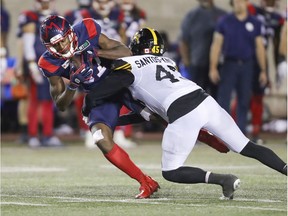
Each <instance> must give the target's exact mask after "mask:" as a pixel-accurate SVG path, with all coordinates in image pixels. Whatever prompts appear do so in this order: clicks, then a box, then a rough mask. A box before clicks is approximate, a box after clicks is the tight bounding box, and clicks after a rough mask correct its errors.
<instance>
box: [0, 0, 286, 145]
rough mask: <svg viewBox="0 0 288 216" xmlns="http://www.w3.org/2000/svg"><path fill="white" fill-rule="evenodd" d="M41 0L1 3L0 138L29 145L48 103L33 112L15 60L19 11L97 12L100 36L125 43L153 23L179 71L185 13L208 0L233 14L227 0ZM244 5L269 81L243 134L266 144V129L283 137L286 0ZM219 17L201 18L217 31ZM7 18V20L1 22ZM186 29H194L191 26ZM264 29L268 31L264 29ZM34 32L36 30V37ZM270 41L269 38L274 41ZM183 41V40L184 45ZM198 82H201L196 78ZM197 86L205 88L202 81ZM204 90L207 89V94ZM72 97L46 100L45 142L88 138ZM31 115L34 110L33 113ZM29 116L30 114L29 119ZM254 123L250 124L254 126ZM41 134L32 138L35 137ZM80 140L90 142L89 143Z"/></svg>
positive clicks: (132, 138)
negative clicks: (66, 105) (58, 104)
mask: <svg viewBox="0 0 288 216" xmlns="http://www.w3.org/2000/svg"><path fill="white" fill-rule="evenodd" d="M48 2H49V4H50V5H49V8H48V10H47V8H45V5H44V4H46V3H47V1H37V0H25V1H21V0H3V1H1V53H0V55H1V139H2V140H14V141H15V142H19V143H23V144H27V145H28V146H30V147H33V145H32V144H31V143H29V139H31V138H32V137H33V138H34V137H37V136H39V137H43V134H45V133H46V132H45V130H49V129H45V117H43V116H45V113H44V114H43V112H44V111H43V110H45V109H44V108H43V107H45V106H46V105H47V104H46V105H45V104H44V105H43V107H42V108H41V107H40V108H39V110H40V111H39V112H40V114H39V113H38V111H37V109H38V108H36V106H38V105H35V103H34V105H33V103H32V105H31V92H30V90H31V89H32V88H33V82H35V77H33V76H32V75H31V74H30V73H31V71H29V68H28V69H27V67H26V68H25V61H24V62H22V59H23V58H24V59H25V53H23V49H21V46H23V43H26V42H27V41H25V39H24V38H23V32H25V26H26V24H27V23H25V22H23V19H24V18H23V14H25V15H27V11H32V12H35V13H38V14H41V16H47V14H46V13H47V11H48V12H51V11H56V12H57V13H58V14H60V15H63V16H65V17H66V18H67V17H69V16H70V18H71V16H73V14H75V11H78V12H79V11H80V10H82V9H85V10H88V9H89V10H94V11H96V12H97V13H98V14H100V15H101V17H102V18H101V19H100V18H99V20H97V21H98V22H99V24H100V25H101V26H102V29H103V32H104V31H105V33H106V34H107V35H109V34H110V33H111V35H109V36H110V37H115V39H119V40H122V42H123V43H126V44H127V45H128V44H129V39H130V37H131V36H132V35H133V34H134V33H135V32H136V31H137V30H138V29H140V28H141V27H144V26H149V27H151V28H155V29H157V30H158V31H159V32H161V34H162V36H163V37H164V38H165V40H166V41H167V45H168V47H169V50H168V52H167V55H168V56H169V57H171V58H173V59H174V60H175V61H176V62H177V64H178V66H179V68H180V72H181V73H183V74H185V73H187V71H188V72H189V70H188V66H189V65H187V64H189V63H187V64H186V63H185V61H183V56H184V58H185V53H184V54H183V52H184V51H183V47H182V48H181V45H182V46H183V44H184V47H185V43H184V42H188V43H189V41H187V40H186V41H185V40H184V39H183V38H184V36H183V35H185V32H183V31H185V28H184V27H183V23H184V21H185V19H186V20H187V19H188V18H187V15H188V13H190V12H191V11H196V10H198V9H199V8H201V7H203V8H205V7H207V5H206V6H205V4H208V3H207V2H209V4H211V3H212V4H213V7H217V8H219V9H221V10H223V11H224V12H225V13H232V9H233V7H232V6H231V4H230V1H229V0H214V1H212V0H199V1H198V0H179V1H175V0H145V1H144V0H142V1H140V0H128V1H125V0H115V1H109V0H93V1H89V0H86V1H85V0H83V1H81V0H80V1H76V0H50V1H48ZM247 3H249V7H248V5H247V10H248V9H249V10H250V12H251V14H252V13H254V14H252V15H253V16H256V17H257V18H258V19H259V20H260V21H261V22H262V23H263V26H264V28H266V33H265V34H266V35H265V34H263V38H266V39H267V40H268V41H270V42H269V43H268V42H267V43H266V45H265V46H266V52H267V53H266V55H267V63H268V68H269V69H268V71H269V85H268V86H267V87H266V88H265V90H264V97H263V101H261V103H262V109H261V107H260V111H259V109H258V110H257V109H256V110H255V109H254V111H253V110H250V111H249V113H248V114H247V119H248V124H247V135H248V136H250V137H251V138H253V139H254V140H255V141H256V142H259V143H265V137H266V135H265V134H269V135H272V136H273V135H275V134H276V135H277V134H280V135H281V136H282V137H283V136H284V137H286V133H287V66H286V68H284V72H283V69H282V71H280V72H279V71H278V66H279V64H280V63H283V61H284V62H286V64H287V47H286V46H287V45H285V50H286V56H284V59H283V58H282V57H283V56H281V59H280V60H279V56H280V54H279V50H278V49H279V47H278V46H280V45H279V43H280V40H281V31H282V29H283V26H285V25H286V19H287V2H286V1H285V0H273V1H270V0H267V1H265V0H251V1H247ZM135 8H136V9H135ZM251 8H252V9H251ZM253 8H254V9H253ZM4 10H5V11H6V12H7V13H6V12H5V11H4ZM114 10H116V11H117V10H120V11H122V13H120V14H122V15H121V16H122V18H121V19H120V18H119V17H116V18H115V16H111V17H110V15H109V14H110V13H111V11H114ZM6 14H8V15H6ZM78 15H79V14H78ZM91 16H92V15H91ZM219 17H220V15H219ZM219 17H218V18H219ZM82 18H83V16H82ZM107 18H108V19H107ZM202 18H203V16H202ZM218 18H217V20H216V18H214V21H215V22H213V23H211V22H210V21H209V15H208V14H207V22H206V19H205V17H204V19H203V20H202V22H201V23H202V24H203V26H208V27H209V28H210V29H216V25H217V21H218ZM80 19H81V17H80V18H79V16H78V17H74V19H73V17H72V18H71V22H76V21H79V20H80ZM6 21H9V22H8V24H7V23H6ZM39 22H40V20H39ZM71 24H72V23H71ZM212 24H213V25H212ZM6 25H7V27H6ZM203 26H202V27H203ZM186 27H187V28H188V29H193V27H194V26H193V25H192V26H190V27H189V26H186ZM208 27H207V28H208ZM197 28H199V25H197ZM203 29H204V28H203ZM201 30H202V29H201ZM199 31H200V30H199ZM209 31H210V30H209ZM271 31H272V33H271ZM267 32H268V33H269V32H270V33H269V34H268V33H267ZM37 34H38V33H37V32H35V35H36V37H37ZM212 35H213V31H211V35H210V36H209V37H210V38H211V39H212ZM267 35H268V36H267ZM186 39H187V38H186ZM211 39H210V40H211ZM191 40H192V39H191ZM285 40H287V38H286V39H285ZM275 41H276V43H274V42H275ZM210 44H211V41H210ZM286 44H287V43H286ZM186 46H188V45H187V44H186ZM181 49H182V50H181ZM184 49H185V48H184ZM203 49H206V50H208V51H207V53H209V49H207V48H205V46H203ZM208 62H209V59H208ZM23 64H24V65H23ZM23 71H24V72H23ZM29 76H30V78H29ZM31 76H32V79H31ZM33 79H34V80H33ZM192 80H193V79H192ZM193 81H195V80H193ZM196 83H197V82H196ZM34 84H35V83H34ZM198 84H199V85H200V83H198ZM36 85H37V82H36ZM203 88H204V89H205V87H203ZM205 90H206V89H205ZM209 93H212V94H213V92H209ZM215 97H216V96H215ZM78 98H79V99H78V100H77V98H76V99H75V103H73V104H72V105H71V108H70V109H69V110H67V111H65V112H59V111H58V110H56V109H55V107H53V106H52V108H51V109H52V111H53V115H51V116H50V118H51V117H52V118H53V122H52V123H53V132H49V134H48V135H47V137H49V138H53V139H52V141H53V142H52V141H51V140H49V141H51V142H52V146H53V145H58V144H59V145H62V144H63V142H64V144H65V142H67V140H71V139H78V140H79V139H82V140H83V142H89V138H88V137H86V136H88V135H86V132H87V127H86V126H85V125H83V122H81V114H80V113H79V110H81V105H82V103H81V100H82V99H83V97H81V92H80V93H79V97H78ZM234 99H235V98H234ZM235 100H236V99H235ZM235 100H233V101H231V114H233V104H234V103H236V102H237V100H236V102H235ZM34 102H35V101H34ZM29 104H30V108H29ZM31 106H32V107H31ZM260 106H261V105H260ZM41 109H42V111H41ZM46 109H47V107H46ZM41 112H42V113H41ZM125 112H128V111H127V110H123V113H125ZM253 112H256V113H257V112H258V114H259V112H260V118H261V120H260V123H258V125H256V126H255V125H253ZM29 113H30V114H29ZM31 113H32V114H31ZM29 115H30V116H29ZM31 115H34V119H33V117H31ZM41 115H42V117H41ZM35 116H36V117H37V119H36V120H35ZM30 118H32V120H31V119H30ZM31 121H33V122H35V121H36V122H37V121H38V122H37V129H31V127H32V126H29V124H30V123H31ZM256 127H257V129H255V128H256ZM29 128H30V129H29ZM163 128H164V126H163V125H161V124H158V123H154V122H153V123H143V124H140V125H139V124H138V125H135V126H132V127H127V128H118V129H117V130H118V131H121V132H120V133H118V137H115V139H116V138H117V139H119V141H118V142H123V146H124V147H131V146H135V145H137V144H139V143H137V140H139V139H141V138H145V137H148V135H149V136H150V137H151V136H153V134H161V131H162V130H163ZM29 130H30V131H29ZM31 131H34V132H31ZM35 131H36V132H35ZM36 133H37V134H36ZM146 135H147V136H146ZM71 137H72V138H71ZM41 139H42V138H39V140H41ZM30 141H31V140H30ZM86 145H87V146H89V144H86Z"/></svg>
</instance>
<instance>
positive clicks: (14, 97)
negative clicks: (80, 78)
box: [0, 0, 287, 148]
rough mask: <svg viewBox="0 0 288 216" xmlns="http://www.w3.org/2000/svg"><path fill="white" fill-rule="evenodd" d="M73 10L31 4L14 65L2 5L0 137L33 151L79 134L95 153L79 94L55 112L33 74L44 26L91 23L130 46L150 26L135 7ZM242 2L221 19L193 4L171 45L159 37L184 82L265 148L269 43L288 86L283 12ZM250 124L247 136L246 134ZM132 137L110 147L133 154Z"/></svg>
mask: <svg viewBox="0 0 288 216" xmlns="http://www.w3.org/2000/svg"><path fill="white" fill-rule="evenodd" d="M76 2H77V5H78V7H77V8H71V10H69V11H66V12H65V13H64V14H59V13H58V12H57V11H56V10H55V8H56V7H55V5H57V4H60V1H55V0H35V2H34V5H31V9H28V8H27V9H25V10H24V11H23V12H22V13H21V14H19V17H18V30H17V38H18V41H17V57H15V56H11V55H10V54H9V50H10V49H15V48H14V47H13V48H12V47H8V45H7V40H8V35H9V26H10V25H9V23H10V21H11V18H12V17H10V16H9V11H8V10H7V8H5V2H4V1H1V43H0V58H1V133H7V132H10V133H11V132H12V133H15V132H17V134H19V133H20V134H21V135H20V136H19V137H18V139H17V142H20V143H24V144H27V145H28V146H30V147H39V146H47V147H54V146H62V145H63V142H62V141H61V140H60V139H59V137H58V135H62V134H71V133H79V134H80V135H81V137H82V138H83V139H84V140H85V145H86V146H87V147H89V148H90V147H92V146H93V142H92V137H91V134H90V132H88V127H87V125H86V124H85V123H84V121H83V120H82V113H81V109H82V105H83V99H84V96H85V93H84V91H83V90H81V89H79V90H77V95H76V97H75V99H74V101H73V103H72V104H71V105H70V106H69V108H68V110H66V111H65V112H60V111H59V110H58V109H57V108H56V106H55V104H54V103H53V101H52V99H51V96H50V92H49V83H48V80H47V79H46V78H45V77H44V76H43V74H42V73H41V72H40V70H39V68H38V66H37V62H38V60H39V58H40V56H41V55H42V53H43V52H44V51H45V47H44V45H43V44H42V43H41V41H40V36H39V27H40V25H41V22H42V21H43V20H44V19H45V18H46V17H47V16H48V15H51V14H58V15H62V16H63V17H65V18H66V19H67V20H68V22H69V23H70V24H71V25H73V24H76V23H78V22H79V21H81V20H83V19H85V18H93V19H95V20H96V21H97V23H98V24H99V25H100V26H101V29H102V30H101V32H102V33H103V34H105V35H107V36H108V37H109V38H113V39H116V40H119V41H122V42H123V43H124V44H125V45H127V46H128V45H129V43H130V40H131V37H132V36H133V35H134V34H135V32H137V31H138V30H139V29H141V28H142V27H145V26H146V23H147V18H149V17H147V16H146V12H145V11H144V10H143V9H142V8H140V7H139V6H138V4H137V2H136V0H77V1H76ZM243 2H244V7H243V5H241V4H239V2H238V0H232V1H230V3H231V11H225V10H223V9H221V5H215V3H214V1H213V0H198V4H199V5H198V6H197V7H195V8H192V9H191V11H189V12H188V13H187V14H186V15H185V16H183V21H182V23H181V26H179V37H178V39H177V40H176V41H170V39H169V31H168V30H165V31H162V32H161V35H162V37H163V39H164V40H165V43H166V47H168V48H167V50H166V53H165V54H164V56H168V57H170V58H172V59H173V60H175V61H176V62H177V64H178V68H179V70H180V72H181V74H182V75H183V76H185V77H186V78H188V79H191V80H192V81H194V82H195V83H197V84H198V85H199V86H201V87H202V88H203V89H204V90H206V91H207V92H208V93H209V94H211V95H212V96H213V97H214V98H215V99H216V100H217V101H218V102H219V103H220V105H221V106H223V108H225V109H226V111H228V112H230V114H231V115H232V116H233V118H234V120H235V121H236V123H237V124H238V126H239V127H240V129H241V130H242V132H243V133H245V134H246V135H249V136H251V138H252V140H253V141H255V142H258V143H262V142H263V141H262V140H261V136H260V132H261V129H262V126H263V112H264V102H263V98H264V96H265V93H266V92H267V89H268V90H269V88H270V87H271V85H272V84H274V83H271V82H270V81H269V78H270V77H271V74H270V75H269V73H270V71H269V68H271V67H268V57H267V56H268V52H269V50H268V46H269V43H272V45H273V47H274V52H273V53H272V54H269V55H272V56H273V59H274V60H273V61H272V62H274V63H275V64H277V65H275V68H277V73H276V76H277V77H276V80H277V85H283V80H286V78H287V50H286V49H284V51H283V47H284V46H285V47H286V45H283V43H285V42H286V39H287V33H286V31H287V30H286V29H287V24H286V19H287V9H286V10H285V8H279V1H278V0H259V1H258V3H257V4H254V3H253V4H252V3H251V2H249V1H248V0H244V1H243ZM246 19H248V20H249V22H246ZM243 20H244V21H245V22H244V21H243ZM243 23H244V24H243ZM255 29H256V31H254V30H255ZM251 32H253V35H251ZM235 45H238V46H235ZM15 47H16V46H15ZM270 51H271V50H270ZM269 63H271V61H270V62H269ZM244 72H245V76H243V74H244ZM239 74H240V75H241V76H238V75H239ZM239 77H241V78H242V79H240V78H239ZM235 93H236V94H235ZM249 110H250V111H249ZM127 112H129V109H128V108H126V107H123V108H122V109H121V114H125V113H127ZM15 113H17V115H15ZM249 113H251V117H249V115H248V114H249ZM249 123H251V128H252V129H250V130H247V128H248V125H249ZM163 129H164V126H163V125H162V124H160V123H159V124H158V123H153V122H152V123H151V122H147V123H143V124H142V125H141V130H142V131H163ZM131 137H133V126H131V125H128V126H121V127H117V128H116V130H115V133H114V140H115V141H116V142H117V143H118V144H119V145H120V146H122V147H124V148H126V147H127V148H129V147H135V146H136V145H137V144H136V143H135V142H134V141H133V140H132V139H131ZM15 139H16V138H15Z"/></svg>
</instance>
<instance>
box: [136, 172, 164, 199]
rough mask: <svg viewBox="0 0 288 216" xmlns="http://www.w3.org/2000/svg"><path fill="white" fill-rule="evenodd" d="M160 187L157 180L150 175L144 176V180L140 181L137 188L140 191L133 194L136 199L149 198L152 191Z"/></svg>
mask: <svg viewBox="0 0 288 216" xmlns="http://www.w3.org/2000/svg"><path fill="white" fill-rule="evenodd" d="M158 189H160V186H159V184H158V182H156V181H155V180H154V179H152V178H151V177H150V176H145V181H143V182H142V183H141V186H140V188H139V191H140V193H139V194H137V195H136V196H135V198H136V199H146V198H149V197H150V196H151V195H152V194H153V193H154V192H157V191H158Z"/></svg>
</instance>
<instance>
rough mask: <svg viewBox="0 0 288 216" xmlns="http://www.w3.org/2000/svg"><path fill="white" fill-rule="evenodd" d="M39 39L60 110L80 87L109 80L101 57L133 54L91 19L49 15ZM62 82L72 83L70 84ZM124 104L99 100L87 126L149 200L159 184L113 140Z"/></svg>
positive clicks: (42, 62)
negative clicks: (65, 80)
mask: <svg viewBox="0 0 288 216" xmlns="http://www.w3.org/2000/svg"><path fill="white" fill-rule="evenodd" d="M40 37H41V40H42V43H43V44H44V45H45V46H46V48H47V51H46V52H44V53H43V55H42V56H41V58H40V60H39V62H38V65H39V67H40V68H41V70H42V71H43V73H44V75H45V76H46V77H47V78H48V80H49V83H50V93H51V95H52V98H53V100H54V102H55V103H56V105H57V108H58V109H59V110H61V111H64V110H65V109H66V108H67V107H68V106H69V104H70V103H71V102H72V100H73V97H74V95H75V92H76V89H77V88H78V86H79V85H81V86H82V88H83V89H84V90H85V91H89V90H91V89H92V88H93V87H95V85H97V83H98V82H99V81H100V80H101V79H103V78H104V77H105V75H106V73H107V72H106V70H105V68H102V67H101V66H100V65H99V64H98V62H99V58H98V56H99V57H105V58H108V59H116V58H119V57H124V56H130V55H131V51H130V50H129V49H128V48H127V47H126V46H125V45H124V44H122V43H121V42H118V41H116V40H113V39H109V38H108V37H107V36H105V35H104V34H102V33H101V27H100V26H99V25H98V23H96V21H95V20H94V19H91V18H87V19H83V21H81V22H79V23H77V24H75V25H74V26H73V27H72V26H71V25H70V24H69V23H68V21H67V20H66V19H65V18H63V17H61V16H50V17H48V18H47V19H45V20H44V21H43V22H42V24H41V26H40ZM80 54H81V55H80ZM96 54H97V56H96ZM72 57H73V64H71V62H72ZM79 64H80V65H79ZM63 78H66V79H68V80H70V81H69V82H68V84H67V85H66V84H65V82H64V80H63ZM126 105H127V104H126ZM121 106H122V103H121V102H119V100H117V99H115V98H113V100H112V99H111V100H109V99H107V100H102V101H99V103H98V106H97V107H95V108H93V109H92V110H91V112H90V113H89V125H90V129H91V132H92V136H93V141H94V142H95V143H97V145H98V147H99V149H100V150H101V151H102V152H103V154H104V156H105V157H106V159H107V160H109V161H110V162H111V163H112V164H113V165H115V166H116V167H117V168H119V169H120V170H122V171H123V172H125V173H126V174H127V175H129V176H130V177H131V178H133V179H135V180H137V181H138V182H139V183H140V185H141V186H140V189H139V190H140V193H139V194H138V195H136V198H148V197H150V196H151V195H152V194H153V193H154V192H155V191H157V190H158V188H159V184H158V183H157V182H156V181H155V180H153V179H152V178H151V177H150V176H147V175H145V174H144V173H143V172H142V171H141V170H140V169H139V168H138V167H137V166H136V165H135V164H134V163H133V162H132V160H131V159H130V158H129V155H128V154H127V153H126V152H125V151H124V150H123V149H122V148H120V147H119V146H118V145H117V144H115V143H114V142H113V140H112V134H113V133H112V131H113V130H114V128H115V126H116V123H117V119H118V116H119V110H120V107H121ZM127 106H129V105H127ZM131 109H132V110H133V108H131Z"/></svg>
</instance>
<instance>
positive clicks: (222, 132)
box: [203, 97, 287, 175]
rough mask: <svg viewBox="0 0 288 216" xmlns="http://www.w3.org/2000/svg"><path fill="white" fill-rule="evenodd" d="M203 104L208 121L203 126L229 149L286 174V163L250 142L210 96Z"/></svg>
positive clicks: (271, 152)
mask: <svg viewBox="0 0 288 216" xmlns="http://www.w3.org/2000/svg"><path fill="white" fill-rule="evenodd" d="M203 104H204V105H205V107H206V108H205V109H207V114H209V116H208V117H209V122H207V124H206V125H205V128H207V129H208V130H209V131H211V132H212V133H213V134H215V135H216V136H217V137H219V138H220V139H221V140H223V141H224V142H225V143H226V144H227V146H228V147H229V148H230V149H231V150H233V151H234V152H237V153H240V154H241V155H244V156H247V157H251V158H254V159H256V160H258V161H260V162H261V163H263V164H265V165H266V166H268V167H270V168H272V169H274V170H276V171H278V172H280V173H282V174H285V175H287V166H286V163H285V162H284V161H283V160H282V159H280V158H279V157H278V156H277V155H276V154H275V153H274V152H273V151H272V150H270V149H268V148H266V147H264V146H259V145H256V144H255V143H253V142H251V141H250V140H249V139H248V138H247V137H246V136H245V135H244V134H243V133H242V132H241V130H240V129H239V127H238V126H237V125H236V124H235V122H234V120H233V119H232V117H231V116H230V115H229V114H228V113H227V112H226V111H225V110H224V109H222V108H221V107H220V106H219V105H218V104H217V102H216V101H215V100H214V99H213V98H212V97H208V98H207V99H206V100H205V101H204V102H203ZM208 110H210V111H208Z"/></svg>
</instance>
